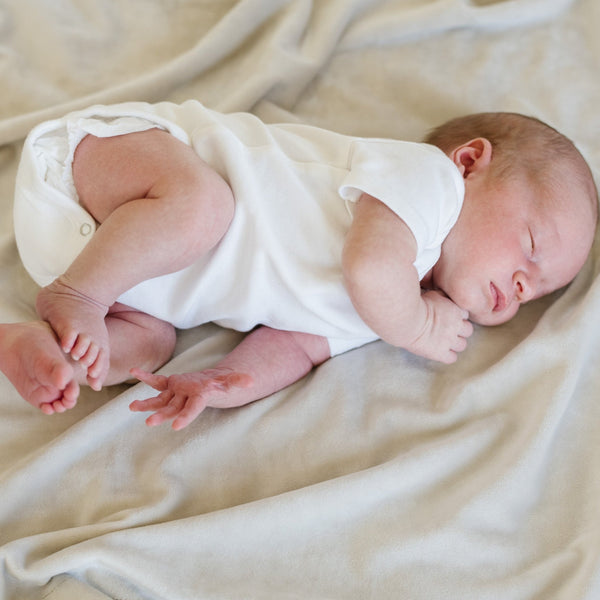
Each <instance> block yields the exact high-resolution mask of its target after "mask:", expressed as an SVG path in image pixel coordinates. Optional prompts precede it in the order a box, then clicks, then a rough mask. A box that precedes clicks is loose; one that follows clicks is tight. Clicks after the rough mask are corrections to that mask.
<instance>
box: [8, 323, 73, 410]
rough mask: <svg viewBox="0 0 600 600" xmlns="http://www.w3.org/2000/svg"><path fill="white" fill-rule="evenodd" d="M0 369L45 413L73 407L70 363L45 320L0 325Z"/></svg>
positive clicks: (21, 392)
mask: <svg viewBox="0 0 600 600" xmlns="http://www.w3.org/2000/svg"><path fill="white" fill-rule="evenodd" d="M0 370H1V371H2V372H3V373H4V374H5V375H6V376H7V377H8V379H9V380H10V382H11V383H12V384H13V386H14V387H15V389H16V390H17V392H19V394H20V395H21V396H22V397H23V398H24V399H25V400H27V402H29V404H31V405H33V406H35V407H36V408H39V409H40V410H41V411H42V412H44V413H45V414H48V415H49V414H52V413H55V412H64V411H65V410H68V409H69V408H73V406H75V404H76V403H77V397H78V396H79V384H78V383H77V381H76V380H75V377H74V371H73V366H72V365H71V364H69V361H68V359H67V357H66V356H65V355H64V353H63V352H62V351H61V349H60V347H59V346H58V343H57V340H56V336H55V335H54V332H53V331H52V329H51V328H50V326H49V325H48V324H47V323H44V322H42V321H34V322H31V323H11V324H3V325H0Z"/></svg>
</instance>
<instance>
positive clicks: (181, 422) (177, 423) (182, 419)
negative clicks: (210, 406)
mask: <svg viewBox="0 0 600 600" xmlns="http://www.w3.org/2000/svg"><path fill="white" fill-rule="evenodd" d="M205 408H206V400H205V399H204V398H202V397H201V396H193V397H191V398H188V399H187V402H186V403H185V406H184V407H183V408H182V409H181V411H180V412H179V414H178V415H177V417H176V418H175V419H174V421H173V424H172V425H171V427H172V428H173V429H174V430H175V431H179V430H180V429H183V428H184V427H187V426H188V425H189V424H190V423H191V422H192V421H193V420H194V419H195V418H196V417H197V416H198V415H199V414H200V413H201V412H202V411H203V410H204V409H205Z"/></svg>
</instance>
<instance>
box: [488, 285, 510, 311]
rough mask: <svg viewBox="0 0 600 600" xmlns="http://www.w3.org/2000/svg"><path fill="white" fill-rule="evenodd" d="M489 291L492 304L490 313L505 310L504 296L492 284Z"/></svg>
mask: <svg viewBox="0 0 600 600" xmlns="http://www.w3.org/2000/svg"><path fill="white" fill-rule="evenodd" d="M490 291H491V294H492V302H493V304H494V307H493V308H492V312H502V311H503V310H504V309H505V308H506V296H505V295H504V294H503V293H502V292H501V291H500V290H499V289H498V288H497V287H496V286H495V285H494V283H493V282H490Z"/></svg>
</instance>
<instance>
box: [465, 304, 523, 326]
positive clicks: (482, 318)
mask: <svg viewBox="0 0 600 600" xmlns="http://www.w3.org/2000/svg"><path fill="white" fill-rule="evenodd" d="M517 312H518V308H517V310H511V311H510V312H493V311H491V312H488V313H486V314H483V315H478V314H477V313H471V312H470V313H469V321H471V323H475V324H476V325H483V326H485V327H495V326H496V325H502V324H504V323H508V321H510V320H511V319H513V318H514V317H515V315H516V314H517Z"/></svg>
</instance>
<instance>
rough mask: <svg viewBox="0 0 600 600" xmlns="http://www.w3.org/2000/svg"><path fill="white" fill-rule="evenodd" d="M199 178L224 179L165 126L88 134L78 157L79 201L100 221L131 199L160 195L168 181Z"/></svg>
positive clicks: (75, 174) (192, 181)
mask: <svg viewBox="0 0 600 600" xmlns="http://www.w3.org/2000/svg"><path fill="white" fill-rule="evenodd" d="M199 176H202V177H208V178H209V179H210V178H218V179H220V176H218V174H216V173H215V172H214V171H213V170H212V169H211V168H210V167H209V166H208V165H207V164H206V163H205V162H204V161H203V160H202V159H201V158H200V157H199V156H198V155H197V154H196V152H195V151H194V150H193V149H192V148H191V147H190V146H188V145H187V144H185V143H183V142H182V141H181V140H178V139H177V138H176V137H174V136H173V135H171V134H170V133H168V132H166V131H163V130H161V129H148V130H146V131H140V132H135V133H128V134H124V135H118V136H113V137H96V136H94V135H91V134H89V135H87V136H86V137H85V138H83V140H82V141H81V142H80V143H79V145H78V146H77V149H76V150H75V155H74V158H73V181H74V183H75V188H76V190H77V194H78V196H79V201H80V203H81V204H82V206H83V207H84V208H85V209H86V210H88V211H89V212H90V214H92V215H93V217H94V218H95V219H96V221H98V222H100V223H102V222H103V221H104V220H105V219H106V218H107V217H108V216H109V215H110V214H111V213H112V212H113V211H114V210H115V209H117V208H118V207H119V206H121V205H122V204H124V203H126V202H129V201H131V200H138V199H141V198H148V197H155V196H156V195H157V194H160V193H161V190H165V189H167V188H168V187H169V185H174V184H176V185H180V186H181V185H184V184H186V182H187V183H188V185H189V186H190V187H191V186H194V185H197V181H198V180H199Z"/></svg>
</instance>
